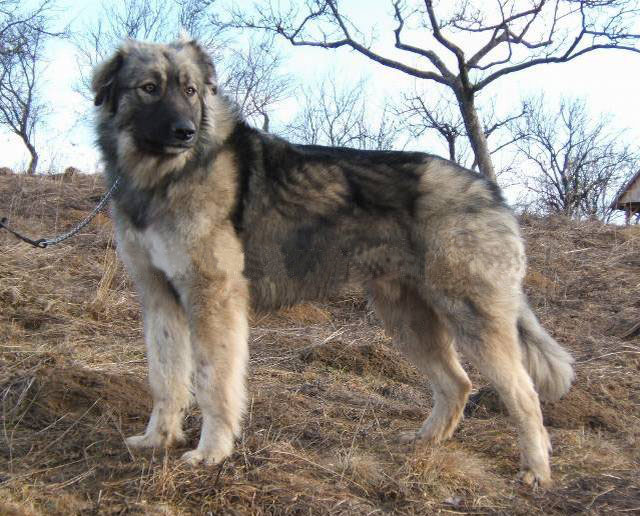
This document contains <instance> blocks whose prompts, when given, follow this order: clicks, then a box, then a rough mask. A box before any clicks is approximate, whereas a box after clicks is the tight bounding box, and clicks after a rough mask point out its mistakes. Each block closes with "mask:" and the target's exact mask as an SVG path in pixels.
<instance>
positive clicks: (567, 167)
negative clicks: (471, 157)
mask: <svg viewBox="0 0 640 516" xmlns="http://www.w3.org/2000/svg"><path fill="white" fill-rule="evenodd" d="M525 103H526V104H527V106H526V109H525V112H526V115H525V116H524V117H523V118H522V119H520V120H518V121H517V122H515V123H514V124H513V125H512V131H513V133H514V137H518V141H517V143H516V145H517V147H518V149H519V152H520V153H521V155H522V156H523V157H525V158H526V160H527V162H528V163H529V164H530V165H533V166H534V168H535V173H534V174H532V175H530V176H529V177H526V178H525V181H524V184H525V186H526V187H527V188H528V189H529V190H530V191H531V192H532V193H533V194H534V195H535V196H536V199H535V201H536V204H537V205H538V208H539V209H540V210H541V211H543V212H551V213H561V214H564V215H566V216H568V217H574V218H583V217H598V218H600V219H602V220H603V221H605V222H608V221H609V220H610V218H611V215H612V214H613V210H612V208H611V200H612V199H613V197H614V196H615V193H616V192H617V190H618V189H619V188H620V185H621V182H622V180H623V178H624V177H627V176H629V174H630V173H631V172H632V171H636V170H637V168H638V165H639V161H638V154H637V152H636V151H635V150H633V149H632V148H631V146H630V145H628V144H625V143H624V140H623V138H622V134H621V132H616V131H613V130H612V128H611V126H610V122H609V121H608V120H607V118H606V117H597V118H592V117H590V116H589V114H588V112H587V109H586V106H585V103H584V101H582V100H567V99H563V100H562V101H561V102H560V106H559V107H556V106H554V108H545V102H544V97H542V96H540V97H537V98H535V99H530V100H527V101H525ZM520 136H521V138H520Z"/></svg>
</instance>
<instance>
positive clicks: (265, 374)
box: [0, 175, 640, 514]
mask: <svg viewBox="0 0 640 516" xmlns="http://www.w3.org/2000/svg"><path fill="white" fill-rule="evenodd" d="M102 191H103V190H102V185H101V182H100V180H99V179H96V178H94V177H88V176H82V175H73V176H72V177H69V178H66V179H64V178H46V177H45V178H32V177H25V176H22V175H7V176H3V177H1V178H0V206H1V207H2V209H1V210H0V211H1V213H0V215H3V216H8V217H9V219H10V221H11V223H12V224H13V225H15V226H16V227H17V228H19V229H21V230H22V231H24V232H26V233H28V234H30V235H32V236H37V237H40V236H42V235H45V236H52V235H53V234H55V233H57V232H60V231H63V230H65V229H68V228H70V227H71V226H72V225H73V223H74V222H76V221H77V220H79V219H81V218H82V217H83V216H84V215H86V213H87V212H88V211H89V210H90V209H91V208H92V207H93V205H94V202H95V201H96V199H97V198H98V197H99V196H100V194H101V193H102ZM522 224H523V228H524V234H525V236H526V238H527V243H528V250H529V257H530V272H529V275H528V278H527V290H528V293H529V296H530V298H531V301H532V304H533V305H534V307H535V310H536V312H537V313H538V314H539V316H540V318H541V320H542V322H543V323H544V324H545V326H546V327H547V328H549V330H550V331H551V332H552V333H553V334H554V335H555V336H556V337H557V338H558V340H559V341H560V342H561V343H562V344H563V345H565V346H566V347H568V348H569V349H571V351H572V352H573V354H574V355H575V357H576V360H577V382H576V384H575V385H574V387H573V388H572V390H571V392H570V393H569V395H568V396H567V397H566V398H565V399H563V400H561V401H560V402H558V403H555V404H547V405H546V406H545V407H544V409H543V411H544V415H545V420H546V424H547V425H548V427H549V431H550V434H551V439H552V441H553V445H554V453H553V459H552V468H553V474H554V480H555V485H554V487H553V488H552V489H550V490H548V491H538V492H531V491H529V490H528V489H526V488H524V487H522V486H520V485H519V484H518V483H516V482H515V481H514V480H513V478H514V476H515V474H516V472H517V470H518V451H517V446H516V441H515V434H514V431H513V427H512V425H511V424H510V422H509V421H508V419H507V418H506V416H505V414H504V413H503V411H502V410H501V409H500V406H499V405H498V404H496V403H491V402H489V401H485V402H482V403H481V404H480V406H478V407H476V408H475V409H474V410H473V411H472V412H471V413H470V415H469V416H468V417H467V418H466V419H465V420H464V421H463V422H462V423H461V425H460V427H459V429H458V430H457V431H456V434H455V435H454V437H453V438H452V439H451V440H450V441H449V442H447V443H445V444H443V445H440V446H437V447H433V448H424V449H413V448H411V447H403V446H401V445H399V444H397V443H396V442H395V439H394V437H395V435H396V434H397V433H398V432H400V431H402V430H407V429H414V428H416V427H417V425H419V424H420V422H421V421H422V419H423V418H424V417H425V416H426V415H427V413H428V411H429V409H430V399H431V398H430V393H429V390H428V387H427V384H426V381H425V380H424V379H423V378H421V377H420V376H419V375H418V374H417V373H416V371H414V370H413V369H412V368H411V367H410V366H409V365H408V364H407V362H405V361H404V360H403V359H402V358H401V357H400V356H399V355H398V354H397V353H396V352H395V351H394V350H393V348H391V347H389V346H388V344H389V340H388V339H387V337H386V336H385V335H384V333H383V331H382V329H381V328H380V326H379V325H378V324H377V322H376V320H375V318H374V317H373V315H372V314H371V313H370V311H369V310H368V308H367V304H366V302H365V301H364V300H363V299H362V297H361V296H359V295H358V294H357V293H349V294H345V295H344V296H341V297H339V298H336V299H335V300H333V301H332V302H330V303H326V304H322V305H301V306H298V307H294V308H291V309H288V310H284V311H281V312H279V313H276V314H272V315H269V316H256V317H254V320H253V321H252V336H251V376H250V389H251V398H250V410H249V413H248V414H247V417H246V424H245V430H244V433H243V436H242V439H241V440H240V442H239V443H238V445H237V449H236V452H235V453H234V455H233V456H232V457H231V458H230V459H229V460H227V461H226V462H225V463H224V464H222V465H221V466H220V467H214V468H204V467H203V468H196V469H193V468H190V467H186V466H185V465H183V464H181V463H180V462H179V461H178V460H177V458H178V457H179V455H180V453H181V451H184V450H168V451H167V452H166V453H165V452H164V451H156V452H155V453H138V452H134V451H132V450H128V449H127V448H126V446H125V444H124V439H123V436H124V435H130V434H133V433H137V432H140V431H141V430H142V429H143V428H144V424H145V422H146V420H145V419H146V417H147V415H148V411H149V408H150V399H149V394H148V389H147V385H146V363H145V360H144V344H143V339H142V333H141V321H140V316H139V310H138V305H137V301H136V298H135V295H134V293H133V292H132V289H131V285H130V284H129V281H128V279H127V278H126V275H125V274H124V272H123V270H122V267H121V265H120V264H119V263H118V262H117V260H116V257H115V251H114V249H113V243H112V237H111V235H112V233H111V227H110V223H109V219H108V217H106V216H100V217H99V218H98V220H97V221H96V222H95V223H92V224H91V225H90V226H89V227H88V228H86V229H85V230H84V231H83V234H81V235H80V236H78V237H76V238H74V239H73V240H71V241H69V243H68V244H62V245H60V246H57V247H52V248H50V249H47V250H38V249H32V248H30V247H28V246H26V245H25V244H23V243H20V242H18V241H17V240H15V239H14V238H13V237H11V236H10V235H7V234H0V304H1V306H2V310H1V311H0V321H1V322H0V352H1V354H0V395H1V402H2V406H1V407H0V411H1V412H0V419H1V427H0V513H2V514H80V513H82V514H85V513H96V514H121V513H133V514H193V513H195V514H199V513H207V512H211V513H214V514H215V513H226V514H374V513H385V512H393V513H398V514H432V513H437V512H442V513H473V514H488V513H491V514H566V513H574V512H584V513H588V514H606V513H616V514H625V513H629V514H631V513H638V512H640V480H639V479H640V475H639V472H640V466H639V461H640V448H639V447H638V445H637V443H638V438H639V437H640V374H639V372H640V338H639V336H638V334H637V331H635V332H634V331H630V330H632V329H633V327H634V325H636V324H637V323H638V321H639V319H640V298H639V297H638V288H639V287H640V274H638V273H639V272H640V228H638V227H635V228H634V227H631V228H616V227H611V226H603V225H601V224H599V223H595V222H592V223H581V224H578V223H573V222H567V221H566V220H562V219H544V220H540V219H533V218H526V219H524V220H523V221H522ZM471 373H472V379H473V381H474V387H476V388H478V387H482V386H483V385H484V380H483V379H482V378H479V377H478V376H477V375H476V374H475V373H474V372H473V371H471ZM186 427H187V429H188V435H189V440H190V442H189V443H188V445H190V446H193V445H194V444H195V440H196V438H197V431H198V429H199V414H198V412H197V410H195V409H194V410H193V411H192V412H191V413H190V414H189V416H188V419H187V423H186Z"/></svg>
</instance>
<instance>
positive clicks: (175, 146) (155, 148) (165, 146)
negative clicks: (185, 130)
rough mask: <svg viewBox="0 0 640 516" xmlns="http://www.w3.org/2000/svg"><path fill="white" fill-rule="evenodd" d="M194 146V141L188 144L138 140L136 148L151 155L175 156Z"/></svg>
mask: <svg viewBox="0 0 640 516" xmlns="http://www.w3.org/2000/svg"><path fill="white" fill-rule="evenodd" d="M194 145H195V139H193V140H191V141H189V142H176V141H170V142H166V141H156V140H150V139H140V140H138V147H139V148H140V150H143V151H145V152H148V153H151V154H169V155H177V154H182V153H183V152H186V151H188V150H189V149H192V148H193V146H194Z"/></svg>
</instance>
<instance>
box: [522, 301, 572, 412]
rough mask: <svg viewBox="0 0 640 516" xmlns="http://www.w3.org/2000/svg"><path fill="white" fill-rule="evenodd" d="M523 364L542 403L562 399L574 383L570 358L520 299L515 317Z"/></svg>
mask: <svg viewBox="0 0 640 516" xmlns="http://www.w3.org/2000/svg"><path fill="white" fill-rule="evenodd" d="M518 333H519V335H520V347H521V349H522V360H523V362H524V365H525V367H526V368H527V371H529V375H530V376H531V379H532V380H533V383H534V384H535V386H536V390H537V391H538V395H539V396H540V398H541V399H542V400H545V401H556V400H559V399H560V398H562V396H564V395H565V394H566V393H567V391H568V390H569V387H571V382H572V381H573V376H574V375H573V367H572V364H573V357H572V356H571V355H570V354H569V353H568V352H567V351H566V350H564V349H563V348H562V347H561V346H560V345H559V344H558V343H557V342H556V341H555V340H554V339H553V337H551V335H549V334H548V333H547V332H546V331H545V329H544V328H543V327H542V326H541V325H540V323H539V322H538V319H537V318H536V316H535V315H534V313H533V312H532V311H531V308H529V304H528V303H527V301H526V299H523V301H522V305H521V308H520V316H519V317H518Z"/></svg>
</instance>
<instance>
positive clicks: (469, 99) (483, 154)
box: [455, 88, 496, 181]
mask: <svg viewBox="0 0 640 516" xmlns="http://www.w3.org/2000/svg"><path fill="white" fill-rule="evenodd" d="M455 93H456V97H457V99H458V104H459V106H460V113H461V114H462V120H463V121H464V127H465V129H466V130H467V135H468V136H469V142H470V143H471V148H472V149H473V154H474V155H475V158H476V159H475V161H476V163H477V164H478V168H479V169H480V173H481V174H483V175H484V176H485V177H487V178H489V179H491V180H492V181H495V180H496V172H495V169H494V168H493V162H492V161H491V154H490V153H489V145H488V144H487V137H486V136H485V134H484V129H483V128H482V124H481V123H480V118H479V117H478V111H477V110H476V105H475V102H474V98H473V93H469V92H464V91H462V88H460V89H456V90H455Z"/></svg>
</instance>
